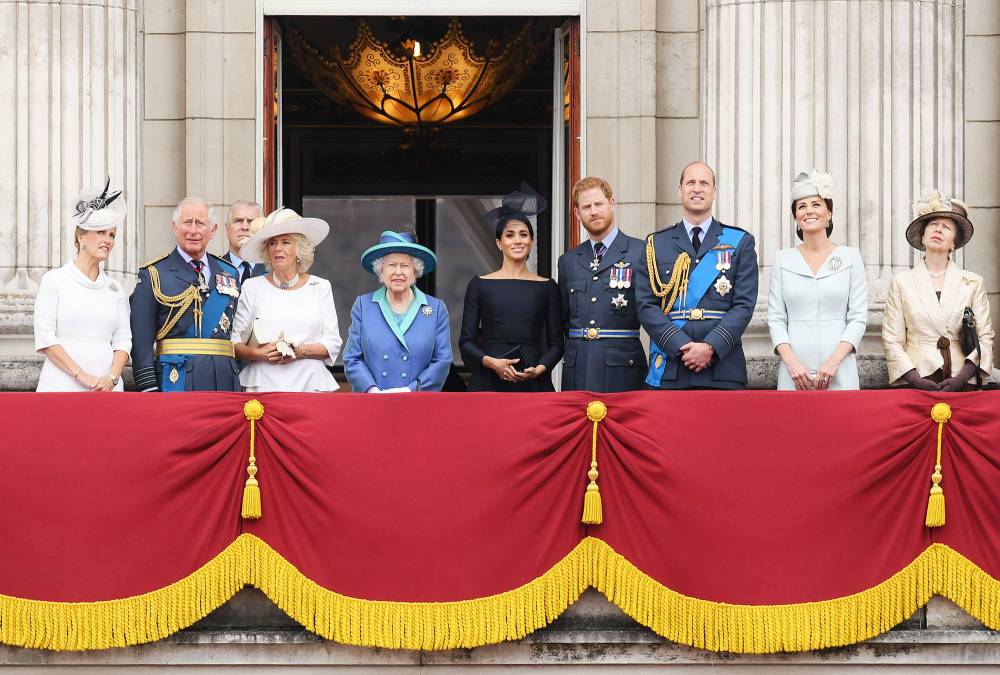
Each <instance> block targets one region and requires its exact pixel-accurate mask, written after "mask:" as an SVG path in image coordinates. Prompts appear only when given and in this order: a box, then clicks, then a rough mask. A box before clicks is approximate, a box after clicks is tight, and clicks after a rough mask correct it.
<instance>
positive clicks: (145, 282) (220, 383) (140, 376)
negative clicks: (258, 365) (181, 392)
mask: <svg viewBox="0 0 1000 675" xmlns="http://www.w3.org/2000/svg"><path fill="white" fill-rule="evenodd" d="M208 266H209V270H210V271H209V273H208V274H207V275H206V276H207V279H206V281H207V282H208V287H209V289H210V295H211V294H217V293H219V292H220V290H219V289H220V288H223V287H225V288H230V287H232V288H233V289H235V287H237V286H238V284H239V278H238V273H237V271H236V268H235V267H233V266H232V265H230V264H229V263H227V262H225V261H224V260H222V258H219V257H217V256H214V255H211V254H210V255H209V256H208ZM151 267H155V268H156V271H157V273H158V274H159V278H160V292H161V293H162V294H163V295H164V296H171V295H178V294H180V293H183V292H184V291H186V290H187V289H188V288H189V287H191V286H197V284H198V275H197V274H195V271H194V269H192V267H191V265H189V264H188V263H187V262H185V260H184V258H183V257H181V254H180V252H179V251H178V250H177V249H176V248H175V249H174V250H173V251H171V252H170V254H169V255H166V256H164V257H162V258H160V259H158V260H154V261H153V262H151V263H147V264H146V265H144V266H143V267H142V268H140V269H139V275H138V276H139V278H138V282H137V283H136V286H135V289H134V290H133V291H132V297H131V298H130V299H129V304H130V305H131V309H132V317H131V323H132V368H133V371H134V373H135V388H136V389H137V390H138V391H156V390H157V389H160V387H161V385H162V384H163V379H162V378H163V377H164V372H163V370H164V368H163V366H162V364H161V363H160V359H159V358H158V357H157V355H156V349H155V344H156V334H157V332H159V330H160V328H161V327H162V326H164V325H166V323H167V321H169V320H170V317H171V311H170V307H168V306H165V305H163V304H161V303H160V301H159V300H157V298H156V297H155V295H154V293H153V288H152V282H151V281H150V274H149V268H151ZM220 277H230V278H232V279H235V281H234V282H231V284H228V285H227V284H226V280H225V279H223V280H222V281H221V282H220ZM225 295H227V298H226V299H227V300H228V303H227V304H226V306H225V311H224V312H223V313H222V315H221V317H220V318H219V320H218V322H216V323H215V324H214V325H211V326H209V325H206V324H203V325H202V327H201V335H200V336H199V335H194V336H193V337H196V338H197V337H201V338H211V339H215V340H230V334H229V330H230V328H231V327H232V325H233V315H234V314H235V313H236V304H237V300H238V297H239V293H238V291H235V290H231V291H229V292H228V293H227V294H225ZM193 324H194V307H193V306H191V307H188V308H187V309H186V310H185V312H184V314H183V315H182V316H181V317H180V319H179V320H178V321H177V323H176V324H175V325H174V326H173V327H172V328H171V329H170V331H169V332H168V333H167V334H166V335H165V336H164V337H165V338H167V339H169V338H184V337H191V336H192V326H193ZM182 367H183V368H184V371H185V374H184V389H185V390H186V391H240V378H239V369H238V367H237V365H236V360H235V359H232V358H229V357H226V356H210V355H205V354H197V355H191V356H187V357H186V358H185V359H184V363H183V364H182ZM168 370H169V368H168Z"/></svg>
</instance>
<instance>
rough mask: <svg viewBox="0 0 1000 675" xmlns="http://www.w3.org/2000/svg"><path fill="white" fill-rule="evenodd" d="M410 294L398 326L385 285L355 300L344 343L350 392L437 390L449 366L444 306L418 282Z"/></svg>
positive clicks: (448, 327) (448, 341)
mask: <svg viewBox="0 0 1000 675" xmlns="http://www.w3.org/2000/svg"><path fill="white" fill-rule="evenodd" d="M413 294H414V298H413V304H412V305H411V308H410V311H409V312H408V313H407V314H406V316H405V317H404V318H403V323H402V325H397V324H396V319H395V317H394V315H393V314H392V310H391V309H390V308H389V303H388V301H387V300H386V294H385V288H384V287H383V288H380V289H378V290H377V291H375V292H374V293H367V294H365V295H361V296H358V298H357V299H356V300H355V301H354V306H353V307H352V308H351V327H350V329H349V330H348V332H347V344H346V346H345V347H344V373H345V374H346V375H347V380H348V382H350V383H351V389H352V390H353V391H356V392H358V393H364V392H366V391H368V390H369V389H371V388H372V387H378V388H379V389H381V390H386V389H398V388H401V387H406V388H407V389H409V390H410V391H441V387H443V386H444V381H445V379H446V378H447V377H448V370H449V369H450V368H451V326H450V324H449V322H448V309H447V308H446V307H445V306H444V303H443V302H441V301H440V300H439V299H437V298H435V297H434V296H432V295H427V294H426V293H424V292H423V291H421V290H420V289H419V288H417V287H416V286H414V287H413Z"/></svg>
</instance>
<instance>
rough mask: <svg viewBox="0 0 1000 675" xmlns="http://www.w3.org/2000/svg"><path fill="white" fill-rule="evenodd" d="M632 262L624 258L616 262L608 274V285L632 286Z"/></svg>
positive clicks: (612, 286) (616, 286)
mask: <svg viewBox="0 0 1000 675" xmlns="http://www.w3.org/2000/svg"><path fill="white" fill-rule="evenodd" d="M631 268H632V263H627V262H625V261H624V260H621V261H619V262H616V263H615V264H614V266H613V267H612V268H611V270H610V273H609V275H608V286H610V287H611V288H631V286H632V269H631Z"/></svg>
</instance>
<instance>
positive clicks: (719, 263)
mask: <svg viewBox="0 0 1000 675" xmlns="http://www.w3.org/2000/svg"><path fill="white" fill-rule="evenodd" d="M715 261H716V262H715V269H717V270H718V271H720V272H726V271H728V270H729V268H730V267H732V262H733V251H732V248H725V249H721V250H720V249H716V251H715ZM723 278H725V277H723Z"/></svg>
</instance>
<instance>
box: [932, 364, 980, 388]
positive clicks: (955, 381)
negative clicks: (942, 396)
mask: <svg viewBox="0 0 1000 675" xmlns="http://www.w3.org/2000/svg"><path fill="white" fill-rule="evenodd" d="M978 369H979V366H977V365H976V364H975V363H973V362H972V361H966V362H965V365H964V366H962V369H961V370H960V371H958V375H956V376H955V377H949V378H948V379H947V380H943V381H942V382H941V391H962V387H964V386H965V385H966V384H967V383H968V381H969V380H970V379H972V376H973V375H975V374H976V371H977V370H978Z"/></svg>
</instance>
